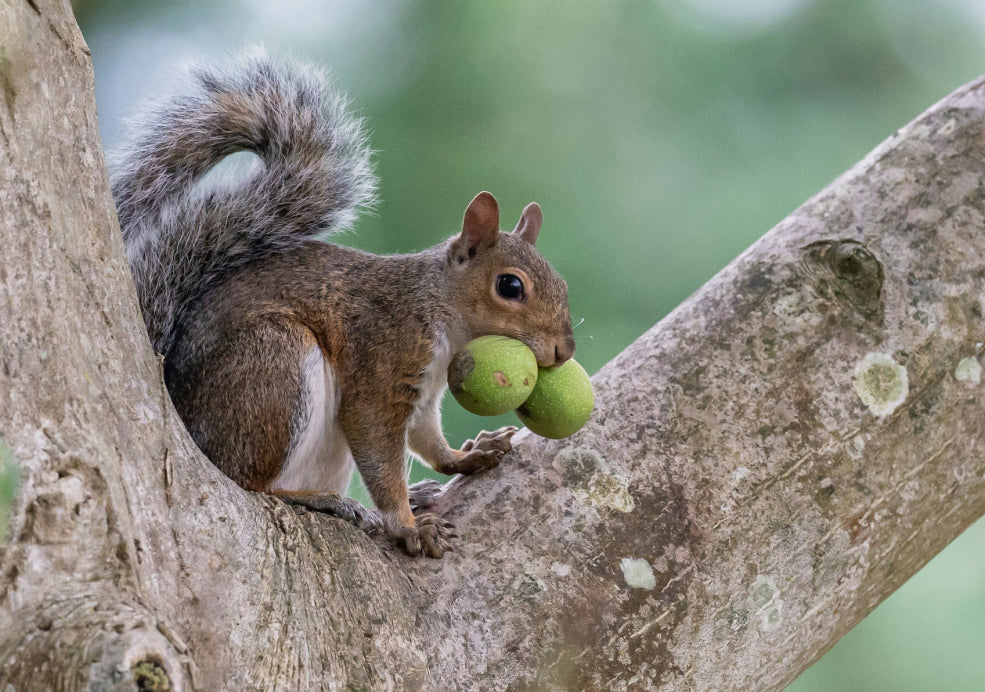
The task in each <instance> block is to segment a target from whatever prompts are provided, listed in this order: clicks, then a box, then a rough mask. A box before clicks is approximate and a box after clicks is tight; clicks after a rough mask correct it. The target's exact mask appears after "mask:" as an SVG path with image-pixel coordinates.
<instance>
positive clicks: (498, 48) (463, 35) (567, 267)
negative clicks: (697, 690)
mask: <svg viewBox="0 0 985 692" xmlns="http://www.w3.org/2000/svg"><path fill="white" fill-rule="evenodd" d="M73 4H74V6H75V10H76V14H77V17H78V19H79V23H80V25H81V27H82V30H83V33H84V35H85V37H86V40H87V41H88V43H89V47H90V48H91V50H92V54H93V60H94V63H95V71H96V88H97V100H98V104H99V111H100V121H101V122H100V124H101V128H102V136H103V140H104V143H105V144H106V145H107V147H109V148H111V147H112V146H113V144H114V143H115V142H116V141H118V139H119V137H120V134H121V127H122V116H124V115H125V114H126V113H128V112H130V111H132V110H133V108H134V107H135V105H136V104H137V103H138V102H139V101H140V100H142V99H144V98H147V97H153V96H158V95H162V94H163V93H166V92H167V90H168V84H169V82H171V81H172V80H173V79H174V77H175V75H176V74H178V71H179V70H178V67H179V66H180V65H182V64H183V63H186V62H188V61H191V60H194V59H204V60H208V59H210V58H214V57H216V56H219V55H222V54H224V53H227V52H229V51H233V50H235V49H236V48H238V47H240V46H242V45H244V44H248V43H262V44H264V45H266V46H267V47H268V48H269V49H270V50H272V51H277V52H281V51H286V52H289V53H292V54H294V55H296V56H297V57H301V58H304V59H309V60H314V61H318V62H321V63H323V64H326V65H330V66H331V67H332V69H333V71H334V75H335V78H336V81H337V82H338V83H339V85H340V86H341V87H343V88H344V89H345V90H346V91H348V92H349V94H350V95H351V97H352V100H353V102H354V104H355V105H356V106H357V107H358V108H359V110H360V111H361V113H362V114H363V115H364V116H365V117H366V119H367V121H368V123H369V126H370V128H371V130H372V144H373V147H374V148H375V149H376V150H377V151H378V154H377V156H376V162H377V171H378V173H379V176H380V179H381V187H380V197H381V200H382V201H381V203H380V205H379V207H378V209H377V212H376V214H375V215H374V216H368V217H363V218H362V219H361V220H360V221H359V222H358V224H357V226H356V230H355V233H353V234H350V235H348V236H346V237H344V238H343V239H342V241H343V242H346V243H351V244H353V245H357V246H359V247H362V248H365V249H369V250H373V251H380V252H399V251H410V250H416V249H421V248H424V247H427V246H429V245H432V244H434V243H435V242H437V241H439V240H441V239H443V238H444V237H446V236H448V235H451V234H452V233H454V232H456V231H457V230H458V229H459V228H460V222H461V216H462V212H463V211H464V208H465V205H466V204H467V203H468V201H469V200H470V199H471V198H472V196H473V195H474V194H475V193H476V192H478V191H479V190H483V189H488V190H491V191H492V192H493V193H494V194H495V195H496V196H497V198H498V199H499V202H500V208H501V210H502V213H503V217H504V218H503V220H502V225H503V226H504V227H507V228H511V227H512V226H513V224H514V223H515V221H516V219H517V217H518V215H519V213H520V210H521V209H522V208H523V206H524V205H525V204H526V203H527V202H529V201H531V200H536V201H538V202H540V203H541V205H542V206H543V208H544V212H545V219H546V220H545V223H544V230H543V232H542V235H541V240H540V241H539V243H538V247H539V248H540V249H541V251H542V252H543V253H544V255H546V256H547V257H548V259H549V260H550V261H551V262H552V263H553V264H554V266H555V267H557V268H558V270H559V271H561V273H562V274H564V275H565V277H567V279H568V281H569V284H570V288H571V295H570V298H571V309H572V315H573V317H574V319H575V322H576V323H580V324H579V326H578V327H576V330H575V334H576V338H577V341H578V359H579V361H580V362H581V363H582V364H583V365H584V366H585V367H586V369H587V370H588V371H589V372H594V371H595V370H597V369H598V368H599V367H600V366H601V365H603V364H604V363H605V362H606V361H607V360H609V359H610V358H611V357H612V356H614V355H615V354H616V353H618V352H619V351H620V350H621V349H622V348H624V347H625V346H626V345H627V344H628V343H630V342H631V341H632V340H633V339H634V338H635V337H636V336H638V335H639V334H641V333H642V332H643V331H645V330H646V329H647V328H649V327H650V326H651V325H653V324H654V323H655V322H657V321H658V320H659V319H660V318H661V317H663V316H664V315H665V314H666V313H667V312H669V311H670V310H671V309H672V308H673V307H674V306H676V305H677V304H678V303H679V302H680V301H681V300H682V299H683V298H685V297H686V296H687V295H689V294H690V293H691V292H693V291H694V290H695V289H696V288H698V287H699V286H700V285H701V284H702V283H703V282H704V281H705V280H707V279H708V278H709V277H711V276H712V275H713V274H715V272H716V271H718V270H719V269H720V268H721V267H722V266H724V265H725V264H726V263H728V262H729V261H730V260H731V259H733V258H734V257H735V256H736V255H737V254H738V253H739V252H741V251H742V250H743V249H744V248H746V247H747V246H748V245H750V244H751V243H752V242H753V241H755V240H756V239H757V238H758V237H759V236H761V235H762V234H763V233H765V232H766V231H767V230H769V228H770V227H772V226H773V225H774V224H775V223H776V222H777V221H779V220H780V219H782V218H783V217H784V216H785V215H786V214H788V213H789V212H790V211H792V210H793V209H794V208H795V207H797V206H798V205H799V204H800V203H801V202H803V201H804V200H805V199H807V198H808V197H809V196H811V195H812V194H814V193H815V192H817V191H818V190H820V189H821V187H823V186H824V185H825V184H827V183H828V182H829V181H830V180H832V179H833V178H834V177H835V176H837V175H838V174H840V173H841V172H843V171H844V170H845V169H847V168H848V167H849V166H851V165H852V164H853V163H854V162H855V161H857V160H858V159H859V158H861V157H862V156H863V155H865V154H866V153H867V152H868V151H869V150H870V149H871V148H872V147H874V146H875V145H876V144H878V143H879V142H880V141H881V140H882V139H884V138H886V137H887V136H889V135H890V134H891V133H892V132H893V131H894V130H895V129H896V128H897V127H899V126H901V125H903V124H905V123H906V122H908V121H909V120H911V119H912V118H913V117H915V116H916V115H918V114H919V113H920V112H921V111H922V110H924V109H925V108H927V107H928V106H930V105H931V104H932V103H934V102H935V101H936V100H937V99H939V98H940V97H942V96H944V95H945V94H947V93H948V92H949V91H951V90H953V89H954V88H956V87H957V86H959V85H961V84H962V83H964V82H966V81H968V80H970V79H972V78H974V77H976V76H977V75H978V74H979V73H982V72H985V39H983V37H985V2H981V1H980V0H964V1H961V0H954V1H952V2H944V1H943V0H942V1H939V2H935V1H925V2H918V1H916V0H912V1H910V2H905V1H892V0H649V1H646V2H644V1H638V2H629V1H627V2H619V1H617V0H609V1H605V2H587V1H578V2H563V3H562V2H531V1H529V0H528V1H527V2H520V1H502V2H495V3H493V2H484V3H478V2H474V3H468V2H413V1H401V0H361V1H359V2H355V1H353V2H342V1H341V0H335V1H325V0H279V1H278V2H272V1H271V0H224V1H218V2H204V3H203V2H190V1H182V2H150V1H146V0H105V1H103V0H88V1H85V0H77V1H76V2H74V3H73ZM503 422H504V423H505V422H509V418H504V419H503ZM493 424H495V422H494V423H490V422H489V421H488V420H480V419H477V418H474V417H471V416H469V415H468V414H466V413H464V412H463V411H461V410H460V409H459V407H457V406H454V405H448V406H446V426H447V431H448V433H449V438H450V441H451V442H452V443H453V444H459V443H461V442H462V441H463V440H464V439H466V437H468V436H469V435H470V434H471V433H474V432H475V431H476V430H478V429H479V428H480V427H490V426H491V425H493ZM416 475H418V476H419V475H420V472H416ZM983 652H985V524H983V523H981V522H980V523H979V524H977V525H976V526H975V527H973V528H972V529H970V530H969V531H968V532H966V533H965V534H964V535H963V536H962V537H961V538H960V539H959V540H958V541H956V542H955V543H954V544H953V545H952V546H951V547H949V548H948V549H947V550H946V551H945V552H944V553H942V554H941V555H940V556H939V557H937V558H936V559H935V560H934V561H933V562H932V563H931V564H930V565H928V566H927V567H926V568H925V569H924V570H923V571H922V572H920V574H918V575H917V576H916V577H915V578H914V579H912V580H911V581H910V582H909V583H908V584H907V585H906V586H905V587H904V588H903V589H901V590H900V591H899V592H898V593H897V594H895V595H894V596H892V597H891V598H890V599H889V600H888V601H887V602H886V603H885V604H883V605H882V606H881V607H879V608H878V610H877V611H876V612H875V613H874V614H873V615H872V616H870V617H869V618H867V619H866V620H865V621H864V622H863V623H862V624H861V625H860V626H858V627H857V628H856V629H855V630H854V631H853V632H852V633H850V634H849V635H848V636H847V637H845V638H844V639H843V640H842V641H841V642H840V643H839V644H838V645H837V646H836V647H835V648H834V649H833V650H832V651H831V652H830V653H829V654H828V655H826V656H825V657H824V659H822V661H820V662H819V663H818V664H817V665H815V666H813V667H812V668H811V669H810V670H809V671H807V672H806V673H805V674H804V675H802V676H801V678H800V679H798V680H797V681H796V682H795V683H794V684H793V685H792V686H791V687H790V688H789V689H791V690H796V691H797V692H808V691H810V690H876V691H878V690H896V691H906V690H914V691H917V690H919V691H924V690H962V691H964V690H985V656H983V655H982V654H983Z"/></svg>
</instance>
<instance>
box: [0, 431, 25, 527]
mask: <svg viewBox="0 0 985 692" xmlns="http://www.w3.org/2000/svg"><path fill="white" fill-rule="evenodd" d="M18 485H20V469H19V468H18V467H17V462H16V461H15V460H14V454H13V452H11V451H10V448H9V447H7V445H6V444H4V442H3V440H0V544H3V543H6V542H7V522H8V521H9V519H10V507H11V505H12V504H13V502H14V496H15V495H16V494H17V486H18Z"/></svg>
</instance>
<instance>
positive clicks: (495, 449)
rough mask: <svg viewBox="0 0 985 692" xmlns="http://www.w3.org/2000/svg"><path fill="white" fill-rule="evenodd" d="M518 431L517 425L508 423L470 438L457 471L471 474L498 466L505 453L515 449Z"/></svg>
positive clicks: (463, 448)
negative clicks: (514, 441) (514, 444)
mask: <svg viewBox="0 0 985 692" xmlns="http://www.w3.org/2000/svg"><path fill="white" fill-rule="evenodd" d="M516 431H517V428H516V426H513V425H507V426H506V427H505V428H500V429H499V430H495V431H493V432H487V431H485V430H483V431H482V432H480V433H479V434H478V435H476V436H475V439H474V440H468V441H467V442H466V443H465V444H463V445H462V451H463V452H465V456H463V457H462V458H461V460H459V461H458V463H457V464H456V465H455V466H456V468H455V472H456V473H465V474H469V473H475V472H477V471H484V470H486V469H491V468H493V467H495V466H498V465H499V462H500V461H501V460H502V458H503V455H504V454H506V453H507V452H508V451H510V450H511V449H513V442H512V439H513V436H514V435H515V434H516Z"/></svg>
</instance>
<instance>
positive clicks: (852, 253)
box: [802, 240, 883, 320]
mask: <svg viewBox="0 0 985 692" xmlns="http://www.w3.org/2000/svg"><path fill="white" fill-rule="evenodd" d="M802 266H803V268H804V272H805V273H806V274H807V276H809V277H810V278H811V279H812V280H813V282H814V287H815V289H816V290H817V291H818V293H819V294H820V295H822V296H823V297H825V298H827V299H834V300H836V301H838V302H840V303H843V304H846V305H847V306H849V307H850V308H851V309H852V310H853V311H855V312H857V313H858V314H860V315H861V316H863V317H865V318H866V319H868V320H878V319H879V318H880V317H881V315H882V282H883V269H882V263H881V262H880V261H879V260H878V258H876V256H875V255H874V254H873V253H872V251H871V250H869V248H867V247H866V246H865V245H863V244H862V243H860V242H858V241H857V240H821V241H818V242H816V243H811V244H810V245H807V246H806V247H804V249H803V255H802Z"/></svg>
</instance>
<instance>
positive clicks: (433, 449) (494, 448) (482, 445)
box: [407, 400, 517, 476]
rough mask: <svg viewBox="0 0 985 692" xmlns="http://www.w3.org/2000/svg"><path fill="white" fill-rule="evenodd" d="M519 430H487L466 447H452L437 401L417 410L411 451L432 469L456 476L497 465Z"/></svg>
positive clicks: (409, 435) (409, 437) (409, 432)
mask: <svg viewBox="0 0 985 692" xmlns="http://www.w3.org/2000/svg"><path fill="white" fill-rule="evenodd" d="M516 430H517V429H516V428H515V427H514V426H512V425H510V426H507V427H505V428H500V429H499V430H496V431H495V432H486V431H485V430H483V431H482V432H480V433H479V434H478V435H476V437H475V439H474V440H468V441H467V442H466V443H465V444H464V445H462V449H460V450H458V449H452V448H451V446H450V445H449V444H448V441H447V440H445V436H444V433H442V432H441V409H440V402H439V401H438V400H435V401H434V402H431V404H430V405H428V406H427V407H422V408H420V409H418V410H417V411H416V412H415V415H414V416H413V417H412V418H411V421H410V426H409V428H408V430H407V441H408V443H409V444H410V448H411V450H412V451H413V452H414V453H415V454H417V455H418V456H420V457H421V458H422V459H423V460H424V461H425V462H427V463H428V464H429V465H430V466H431V468H433V469H434V470H435V471H438V472H439V473H444V474H447V475H449V476H452V475H454V474H456V473H462V474H470V473H476V472H477V471H483V470H485V469H491V468H493V467H494V466H497V465H498V464H499V462H500V460H501V459H502V458H503V455H504V454H506V453H507V452H508V451H510V449H512V443H511V439H512V438H513V435H514V434H515V433H516Z"/></svg>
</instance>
